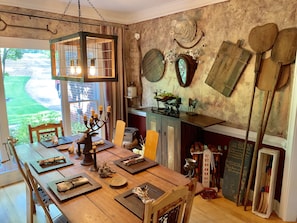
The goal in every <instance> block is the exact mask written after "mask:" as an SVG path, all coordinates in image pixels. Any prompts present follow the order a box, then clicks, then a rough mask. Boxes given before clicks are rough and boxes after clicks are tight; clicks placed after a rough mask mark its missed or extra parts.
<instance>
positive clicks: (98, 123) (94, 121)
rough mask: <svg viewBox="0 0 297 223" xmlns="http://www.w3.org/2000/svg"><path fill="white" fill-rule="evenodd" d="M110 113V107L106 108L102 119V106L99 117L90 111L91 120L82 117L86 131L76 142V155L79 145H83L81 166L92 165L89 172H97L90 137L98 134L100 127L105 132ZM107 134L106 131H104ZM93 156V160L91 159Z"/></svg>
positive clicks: (79, 150) (94, 151) (94, 150)
mask: <svg viewBox="0 0 297 223" xmlns="http://www.w3.org/2000/svg"><path fill="white" fill-rule="evenodd" d="M110 113H111V107H110V106H108V107H107V112H106V115H105V116H104V117H103V109H102V106H101V105H100V106H99V115H98V114H97V113H95V111H94V110H92V115H91V118H90V119H89V120H88V118H87V116H86V115H84V124H85V126H86V128H87V130H86V131H85V132H84V135H83V136H82V137H81V138H80V139H79V141H78V142H77V145H78V152H77V153H78V155H81V145H84V147H83V151H82V154H83V155H84V157H83V160H82V161H81V165H83V166H90V165H92V164H94V167H92V168H91V171H97V170H98V167H97V160H96V148H95V149H93V147H92V146H93V144H92V137H93V136H95V135H97V134H98V132H97V131H98V130H99V129H101V128H102V127H105V130H107V126H106V124H107V121H108V120H109V116H110ZM106 132H107V131H106ZM92 155H93V156H94V158H93V157H92Z"/></svg>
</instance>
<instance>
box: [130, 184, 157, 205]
mask: <svg viewBox="0 0 297 223" xmlns="http://www.w3.org/2000/svg"><path fill="white" fill-rule="evenodd" d="M148 191H149V188H148V186H147V185H146V186H145V187H144V188H143V189H142V188H141V187H135V188H133V190H132V192H133V193H134V194H136V195H137V196H138V198H139V199H140V200H141V201H142V203H144V204H146V203H147V202H150V201H154V200H155V199H153V198H150V197H149V196H148Z"/></svg>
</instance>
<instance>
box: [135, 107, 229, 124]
mask: <svg viewBox="0 0 297 223" xmlns="http://www.w3.org/2000/svg"><path fill="white" fill-rule="evenodd" d="M154 109H155V108H154ZM131 110H132V109H131ZM131 113H132V114H137V113H139V114H138V115H141V114H142V113H145V114H146V113H153V114H159V115H163V114H160V113H159V112H154V111H152V107H148V108H134V109H133V112H131ZM144 116H145V115H144ZM163 116H165V117H171V116H167V115H163ZM172 118H175V117H172ZM177 119H179V120H180V121H182V122H185V123H188V124H191V125H194V126H198V127H201V128H206V127H208V126H211V125H215V124H219V123H222V122H224V120H221V119H217V118H213V117H210V116H206V115H201V114H197V115H188V114H187V113H186V112H184V111H181V112H180V116H179V117H178V118H177Z"/></svg>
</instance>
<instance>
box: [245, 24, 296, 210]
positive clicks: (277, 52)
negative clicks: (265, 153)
mask: <svg viewBox="0 0 297 223" xmlns="http://www.w3.org/2000/svg"><path fill="white" fill-rule="evenodd" d="M296 50H297V28H295V27H294V28H287V29H283V30H281V31H280V32H279V33H278V36H277V38H276V41H275V43H274V46H273V48H272V51H271V58H272V60H273V61H274V62H275V63H276V64H277V67H276V70H275V74H274V75H273V78H271V77H269V78H267V79H266V78H263V79H264V80H265V81H267V82H268V88H269V89H270V90H269V91H265V94H266V95H267V92H269V94H270V100H269V103H268V105H266V103H265V107H264V108H265V109H264V110H263V111H264V113H263V114H262V117H263V118H264V119H263V120H261V121H260V124H259V129H258V132H257V140H256V143H255V148H254V152H253V158H252V164H251V169H250V174H249V180H248V185H247V189H246V194H245V200H244V207H245V208H246V204H247V200H248V194H249V191H250V188H251V184H252V181H253V177H254V174H255V173H254V172H255V168H256V162H257V155H258V149H259V145H260V144H261V143H262V140H263V137H264V133H265V129H266V126H267V122H268V118H269V114H270V111H271V106H272V102H273V99H274V95H275V91H276V89H277V83H278V81H279V77H280V70H281V66H282V65H287V64H290V63H293V62H294V59H295V54H296ZM266 106H268V107H266Z"/></svg>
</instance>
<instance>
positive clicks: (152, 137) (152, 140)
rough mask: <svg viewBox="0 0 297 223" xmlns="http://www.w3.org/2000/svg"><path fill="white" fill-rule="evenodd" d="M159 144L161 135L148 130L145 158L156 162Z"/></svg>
mask: <svg viewBox="0 0 297 223" xmlns="http://www.w3.org/2000/svg"><path fill="white" fill-rule="evenodd" d="M158 142H159V133H158V132H157V131H155V130H147V131H146V138H145V144H144V155H143V156H144V157H146V158H148V159H150V160H154V161H155V160H156V155H157V148H158Z"/></svg>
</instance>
